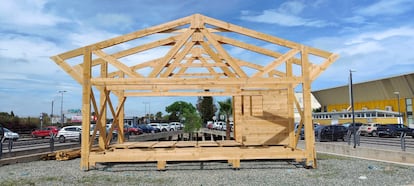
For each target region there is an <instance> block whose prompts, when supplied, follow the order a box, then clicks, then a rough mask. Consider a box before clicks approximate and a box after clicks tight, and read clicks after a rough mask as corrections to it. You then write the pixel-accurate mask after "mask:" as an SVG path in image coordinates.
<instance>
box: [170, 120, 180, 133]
mask: <svg viewBox="0 0 414 186" xmlns="http://www.w3.org/2000/svg"><path fill="white" fill-rule="evenodd" d="M182 129H183V124H182V123H180V122H170V131H177V130H182Z"/></svg>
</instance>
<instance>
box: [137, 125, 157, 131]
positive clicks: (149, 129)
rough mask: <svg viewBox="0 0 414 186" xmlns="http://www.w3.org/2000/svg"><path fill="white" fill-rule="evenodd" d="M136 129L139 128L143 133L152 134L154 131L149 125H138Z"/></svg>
mask: <svg viewBox="0 0 414 186" xmlns="http://www.w3.org/2000/svg"><path fill="white" fill-rule="evenodd" d="M138 128H140V129H141V130H142V132H144V133H154V132H155V129H154V128H153V127H152V126H151V125H148V124H139V125H138Z"/></svg>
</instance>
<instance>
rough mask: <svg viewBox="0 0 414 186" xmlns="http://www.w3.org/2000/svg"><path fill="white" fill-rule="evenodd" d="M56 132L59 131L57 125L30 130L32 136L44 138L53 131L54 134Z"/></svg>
mask: <svg viewBox="0 0 414 186" xmlns="http://www.w3.org/2000/svg"><path fill="white" fill-rule="evenodd" d="M58 132H59V128H58V127H56V126H48V127H45V128H43V129H37V130H34V131H33V132H32V137H34V138H38V137H41V138H45V137H46V136H50V134H51V133H53V134H54V135H55V136H56V135H57V133H58Z"/></svg>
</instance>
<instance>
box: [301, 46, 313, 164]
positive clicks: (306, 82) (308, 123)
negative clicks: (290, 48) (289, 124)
mask: <svg viewBox="0 0 414 186" xmlns="http://www.w3.org/2000/svg"><path fill="white" fill-rule="evenodd" d="M301 48H302V49H301V50H302V58H301V59H302V78H303V84H302V94H303V116H304V118H303V121H304V127H305V150H306V155H305V156H306V166H311V167H313V168H316V154H315V133H314V129H313V126H312V125H313V123H312V105H311V82H312V81H311V77H310V72H309V71H310V66H309V59H308V48H307V47H305V46H302V47H301Z"/></svg>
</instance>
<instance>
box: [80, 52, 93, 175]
mask: <svg viewBox="0 0 414 186" xmlns="http://www.w3.org/2000/svg"><path fill="white" fill-rule="evenodd" d="M91 62H92V51H91V49H90V48H89V47H85V48H84V56H83V72H82V75H83V79H82V81H83V83H82V136H81V140H82V141H81V169H82V170H89V153H90V150H91V149H90V146H89V140H90V139H89V131H90V124H91V93H92V86H91Z"/></svg>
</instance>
